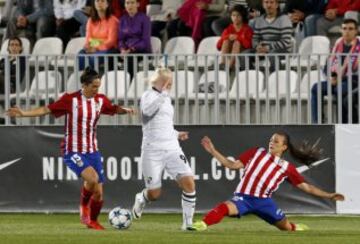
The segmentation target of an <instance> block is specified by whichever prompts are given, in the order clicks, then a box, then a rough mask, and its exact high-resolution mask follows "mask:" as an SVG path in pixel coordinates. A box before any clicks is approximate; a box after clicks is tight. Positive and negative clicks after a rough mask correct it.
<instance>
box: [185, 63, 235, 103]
mask: <svg viewBox="0 0 360 244" xmlns="http://www.w3.org/2000/svg"><path fill="white" fill-rule="evenodd" d="M228 79H230V78H229V77H228V76H227V72H226V71H223V70H220V71H219V72H218V73H217V72H215V71H208V72H207V73H204V74H202V75H201V77H200V79H199V83H198V87H196V88H195V89H194V91H193V93H192V94H190V96H189V97H190V98H191V99H195V98H196V90H198V94H197V95H198V98H199V99H205V98H206V96H207V97H208V98H209V99H213V98H215V95H216V90H217V92H218V93H219V97H222V96H224V94H226V91H227V90H228V85H227V82H229V84H230V80H229V81H228ZM216 81H217V84H218V87H217V89H216ZM211 86H213V89H214V92H213V93H209V92H208V89H209V88H210V87H211ZM202 89H203V90H204V91H201V90H202Z"/></svg>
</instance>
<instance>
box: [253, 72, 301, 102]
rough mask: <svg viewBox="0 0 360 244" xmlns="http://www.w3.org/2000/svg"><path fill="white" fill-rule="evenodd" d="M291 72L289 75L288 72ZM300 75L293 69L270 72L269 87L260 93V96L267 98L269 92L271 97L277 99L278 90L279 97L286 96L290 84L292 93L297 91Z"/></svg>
mask: <svg viewBox="0 0 360 244" xmlns="http://www.w3.org/2000/svg"><path fill="white" fill-rule="evenodd" d="M288 72H289V77H288V76H287V73H288ZM297 78H298V75H297V73H296V72H295V71H293V70H279V71H277V72H276V71H275V72H273V73H271V74H270V76H269V79H268V83H267V88H266V89H265V90H264V91H263V92H262V93H261V94H260V95H259V98H261V99H266V93H267V92H268V96H269V99H276V98H277V96H276V94H277V91H278V95H279V98H283V97H285V96H286V93H287V89H288V86H290V87H289V88H290V89H289V90H290V94H291V93H293V92H295V90H296V83H297Z"/></svg>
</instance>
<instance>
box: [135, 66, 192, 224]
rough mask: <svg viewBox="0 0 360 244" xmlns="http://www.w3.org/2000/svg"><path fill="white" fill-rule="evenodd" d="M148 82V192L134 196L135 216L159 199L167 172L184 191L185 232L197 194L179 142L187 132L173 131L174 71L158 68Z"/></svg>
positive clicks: (144, 159) (144, 102) (144, 153)
mask: <svg viewBox="0 0 360 244" xmlns="http://www.w3.org/2000/svg"><path fill="white" fill-rule="evenodd" d="M149 82H150V83H151V89H149V90H147V91H145V93H144V94H143V95H142V97H141V102H140V108H141V113H142V124H143V125H142V131H143V139H142V147H141V164H142V171H143V175H144V180H145V189H143V191H142V192H140V193H138V194H136V196H135V203H134V207H133V216H134V218H135V219H138V218H140V217H141V214H142V212H143V209H144V207H145V205H146V203H149V202H151V201H155V200H157V199H158V198H159V197H160V194H161V178H162V175H163V172H164V170H166V171H167V173H169V175H171V176H172V177H173V178H174V179H175V180H176V181H177V183H178V185H179V186H180V188H181V189H182V196H181V204H182V209H183V225H182V229H183V230H187V228H188V227H191V226H192V219H193V215H194V211H195V203H196V192H195V182H194V175H193V172H192V170H191V168H190V166H189V163H188V161H187V160H186V157H185V155H184V153H183V151H182V149H181V147H180V145H179V140H181V141H184V140H187V139H188V132H185V131H179V132H178V131H176V130H175V129H174V123H173V115H174V108H173V106H172V105H171V98H170V96H169V92H170V89H171V85H172V72H171V71H170V70H169V69H167V68H157V69H156V71H155V74H154V76H153V77H151V79H150V81H149Z"/></svg>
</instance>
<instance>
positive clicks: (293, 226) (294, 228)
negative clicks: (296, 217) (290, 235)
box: [290, 222, 296, 231]
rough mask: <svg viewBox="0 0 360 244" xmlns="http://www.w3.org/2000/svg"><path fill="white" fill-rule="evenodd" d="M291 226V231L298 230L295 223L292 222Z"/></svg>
mask: <svg viewBox="0 0 360 244" xmlns="http://www.w3.org/2000/svg"><path fill="white" fill-rule="evenodd" d="M290 225H291V231H295V230H296V225H295V224H294V223H291V222H290Z"/></svg>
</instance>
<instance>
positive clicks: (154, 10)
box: [146, 4, 161, 17]
mask: <svg viewBox="0 0 360 244" xmlns="http://www.w3.org/2000/svg"><path fill="white" fill-rule="evenodd" d="M160 12H161V4H147V5H146V15H147V16H149V17H150V16H152V15H155V14H159V13H160Z"/></svg>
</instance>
